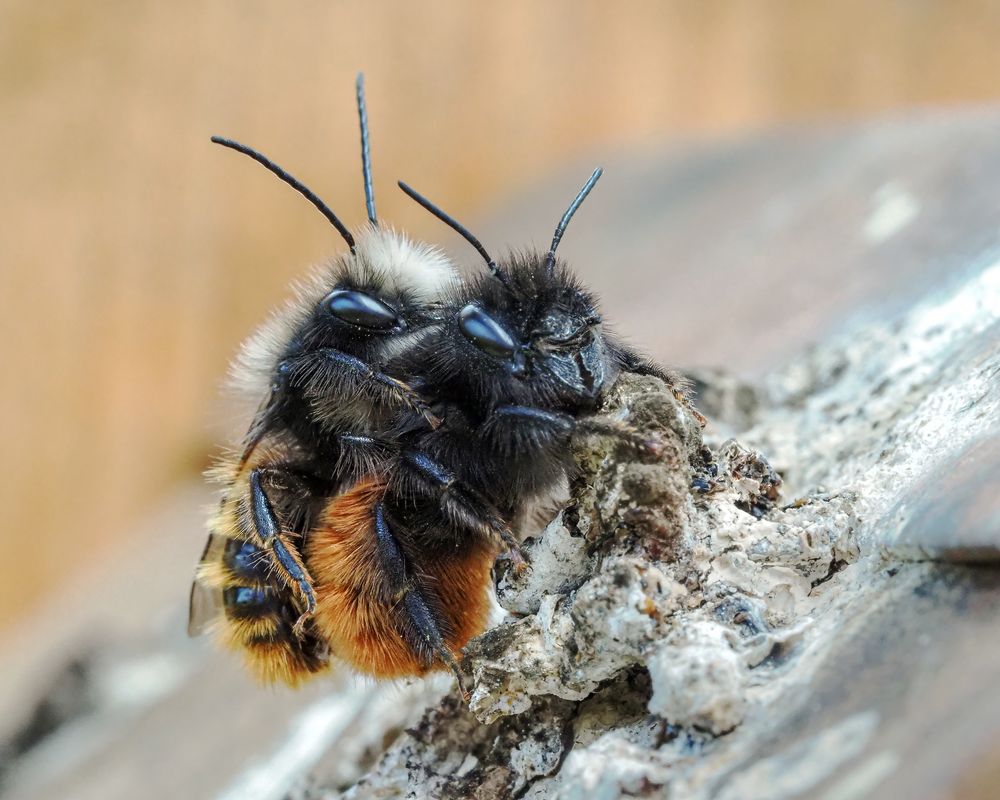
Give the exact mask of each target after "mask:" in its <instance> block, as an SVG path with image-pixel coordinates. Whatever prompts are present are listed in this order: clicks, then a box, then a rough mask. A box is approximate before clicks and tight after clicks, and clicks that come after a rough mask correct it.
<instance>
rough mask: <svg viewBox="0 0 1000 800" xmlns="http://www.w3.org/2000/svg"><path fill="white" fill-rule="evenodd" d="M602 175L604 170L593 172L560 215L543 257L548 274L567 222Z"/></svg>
mask: <svg viewBox="0 0 1000 800" xmlns="http://www.w3.org/2000/svg"><path fill="white" fill-rule="evenodd" d="M603 174H604V170H603V169H601V168H600V167H598V168H597V169H595V170H594V172H593V174H592V175H591V176H590V178H589V179H588V180H587V182H586V183H585V184H583V188H582V189H581V190H580V193H579V194H577V196H576V198H575V199H574V200H573V202H572V203H570V204H569V208H567V209H566V213H565V214H563V215H562V219H561V220H559V224H558V225H556V232H555V234H554V235H553V237H552V245H551V246H550V247H549V252H548V255H546V256H545V268H546V269H547V270H549V271H550V272H551V271H552V269H553V268H554V267H555V265H556V248H557V247H558V246H559V242H560V241H562V237H563V234H564V233H565V232H566V226H567V225H569V221H570V220H571V219H573V215H574V214H575V213H576V210H577V209H578V208H579V207H580V204H581V203H582V202H583V201H584V200H586V199H587V195H588V194H590V190H591V189H593V188H594V184H595V183H597V182H598V181H599V180H600V179H601V176H602V175H603Z"/></svg>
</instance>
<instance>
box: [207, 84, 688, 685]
mask: <svg viewBox="0 0 1000 800" xmlns="http://www.w3.org/2000/svg"><path fill="white" fill-rule="evenodd" d="M358 108H359V114H360V118H361V138H362V162H363V172H364V178H365V181H364V184H365V198H366V205H367V210H368V219H369V224H368V225H367V226H366V228H365V229H364V230H363V231H362V232H361V233H360V234H359V235H358V237H357V240H355V238H354V237H353V236H352V235H351V234H350V232H349V231H347V229H346V228H344V226H343V225H342V224H341V223H340V221H339V220H338V219H337V218H336V217H335V216H334V215H333V213H332V212H330V211H329V209H327V208H326V206H325V205H324V204H323V203H322V201H320V200H319V198H317V197H316V196H315V195H314V194H312V192H310V191H309V190H308V189H306V188H305V187H304V186H302V184H300V183H298V181H296V180H295V179H294V178H292V177H291V176H289V175H288V174H287V173H285V172H284V171H282V170H281V169H280V168H278V167H276V166H275V165H274V164H272V163H271V162H270V161H268V160H267V159H265V158H264V157H263V156H261V155H259V154H258V153H256V152H255V151H252V150H250V149H249V148H246V147H244V146H242V145H238V144H236V143H235V142H231V141H229V140H216V141H217V142H218V143H220V144H223V145H225V146H228V147H231V148H233V149H237V150H239V151H241V152H243V153H245V154H247V155H250V156H251V157H252V158H254V159H255V160H257V161H258V162H260V163H262V164H263V165H264V166H266V167H267V168H268V169H270V170H271V171H272V172H274V173H275V174H277V175H278V176H279V177H280V178H282V179H283V180H285V181H286V182H287V183H289V184H291V185H292V186H293V187H294V188H296V189H298V190H299V191H300V192H301V193H303V194H304V195H305V196H306V197H307V198H308V199H310V201H311V202H313V204H314V205H316V206H317V208H319V209H320V210H321V211H322V212H323V213H324V215H325V216H326V217H327V219H329V220H330V222H331V223H333V224H334V226H335V227H336V228H337V230H338V231H340V233H341V235H342V236H343V237H344V239H345V241H347V243H348V245H349V249H350V252H349V253H348V254H345V255H344V256H342V257H340V258H339V259H337V260H336V261H335V262H334V263H333V265H332V266H331V267H330V268H328V269H327V270H326V271H325V272H324V274H323V275H322V276H321V278H320V279H319V281H318V282H317V283H316V285H315V286H314V287H312V288H310V289H309V290H308V291H305V292H303V293H300V296H299V297H298V298H297V300H296V301H295V303H294V304H293V305H292V306H290V308H289V309H288V310H287V311H286V313H285V314H284V315H282V316H281V317H280V318H279V319H278V321H277V322H276V323H273V324H271V325H270V326H268V327H266V328H265V330H264V331H263V332H262V333H260V334H258V335H257V337H255V338H254V339H253V340H251V342H250V344H249V345H248V346H246V348H245V349H244V354H243V357H242V358H241V360H240V361H239V362H238V364H237V370H236V371H237V374H238V375H239V374H244V375H248V376H250V377H251V378H252V380H251V381H250V383H251V384H252V385H254V386H256V387H257V388H258V391H260V393H261V395H263V396H264V401H263V403H262V405H261V406H260V408H259V410H258V412H257V415H256V417H255V419H254V421H253V423H252V425H251V427H250V431H249V433H248V435H247V437H246V440H245V442H244V446H243V448H242V451H241V452H240V453H238V454H236V455H234V456H233V457H232V458H231V459H229V460H227V461H226V462H225V463H224V464H223V465H222V466H221V467H220V469H219V470H218V477H219V479H220V480H221V481H222V483H223V485H224V492H223V498H222V501H221V504H220V506H219V509H218V512H217V513H216V515H215V517H214V519H213V520H212V522H211V534H210V536H209V540H208V544H207V546H206V549H205V553H204V555H203V557H202V561H201V564H200V566H199V568H198V571H197V574H196V581H195V586H194V588H193V590H192V602H191V627H192V630H199V629H201V628H202V627H205V625H206V624H210V625H212V626H214V627H215V628H216V629H217V630H218V631H220V635H221V636H222V638H223V639H224V641H225V642H226V643H227V644H228V645H230V646H231V647H233V648H235V649H237V650H239V651H241V652H242V653H243V654H244V655H245V656H246V659H247V661H248V663H249V664H250V666H251V667H252V669H253V670H254V671H255V672H256V673H257V674H258V675H259V676H261V677H262V678H264V679H265V680H270V681H274V680H279V681H284V682H287V683H290V684H297V683H300V682H301V681H303V680H304V679H306V678H309V677H310V676H312V675H314V674H316V673H319V672H321V671H323V670H324V669H326V668H328V667H329V665H330V664H331V661H332V660H333V659H338V660H341V661H344V662H346V663H348V664H349V665H350V666H352V667H353V668H355V669H357V670H358V671H360V672H363V673H367V674H371V675H374V676H376V677H386V678H391V677H399V676H404V675H420V674H423V673H425V672H427V671H428V670H433V669H440V668H445V667H446V668H451V669H452V670H453V671H455V673H456V674H459V669H458V663H457V659H458V656H457V655H456V654H458V653H459V652H460V651H461V649H462V648H463V647H464V646H465V644H466V643H467V642H468V640H469V639H470V638H471V637H473V636H475V635H476V634H478V633H480V632H481V631H482V630H483V629H484V627H485V625H486V622H487V616H488V612H489V609H490V596H491V594H490V593H491V589H492V582H491V578H490V576H491V570H492V568H493V564H494V561H495V560H496V558H497V556H498V555H499V554H500V553H501V552H502V551H503V550H509V551H510V552H511V557H512V559H513V561H514V563H515V566H516V567H518V568H524V566H525V565H524V561H523V558H522V557H521V556H520V551H519V550H518V548H517V537H516V536H515V535H514V533H513V532H512V530H511V527H510V526H511V524H512V521H514V520H516V519H518V518H519V517H520V515H521V513H522V511H523V510H524V509H525V507H526V505H527V504H528V503H529V502H531V501H532V500H534V499H536V498H539V497H542V496H544V495H546V494H547V493H548V492H550V491H551V490H552V489H553V488H554V487H555V486H556V485H557V484H559V483H560V482H561V481H562V480H563V479H564V477H565V476H566V475H567V474H568V473H569V472H570V471H571V470H572V461H571V449H572V444H573V441H574V439H575V438H576V437H578V436H581V435H593V434H597V435H607V436H612V437H616V438H619V439H622V440H624V441H626V442H629V443H630V444H632V445H633V446H635V447H639V448H645V449H647V450H649V451H651V452H654V453H655V443H654V442H650V441H648V440H645V439H643V438H642V437H640V436H639V435H638V434H636V433H635V432H634V431H633V430H632V429H631V428H629V427H628V426H627V425H625V424H623V423H621V422H618V421H616V420H612V419H608V418H605V417H601V416H597V415H596V411H597V408H598V406H599V404H600V402H601V400H602V398H603V396H604V394H605V393H606V391H607V390H608V389H609V388H610V387H611V386H613V384H614V383H615V381H616V379H617V377H618V376H619V375H620V374H621V373H622V372H623V371H631V372H639V373H644V374H653V375H657V376H659V377H661V378H663V379H665V380H667V381H668V382H671V383H675V380H674V377H675V376H673V375H671V374H668V373H665V372H664V371H662V370H661V369H660V368H658V367H657V366H655V365H653V364H651V363H650V362H648V361H647V360H645V359H643V358H642V357H640V356H639V355H638V354H637V353H635V352H634V351H632V350H631V349H629V348H627V347H625V346H624V345H623V344H622V343H620V342H618V341H616V340H615V339H614V338H613V337H612V336H610V335H609V334H608V332H607V331H606V330H605V329H604V326H603V321H602V317H601V315H600V312H599V309H598V305H597V300H596V298H595V297H594V296H593V295H592V294H590V293H589V292H588V291H586V290H585V289H584V288H583V287H582V286H581V285H580V284H579V283H578V282H577V280H576V279H575V277H574V276H573V274H572V273H571V271H570V270H569V268H568V267H567V265H566V264H565V263H563V262H561V261H560V260H559V259H557V257H556V249H557V247H558V245H559V242H560V240H561V238H562V235H563V232H564V231H565V229H566V227H567V225H568V224H569V221H570V219H571V218H572V217H573V215H574V214H575V213H576V211H577V209H578V208H579V206H580V204H581V203H582V202H583V200H584V199H585V198H586V196H587V194H588V193H589V192H590V190H591V189H592V188H593V186H594V184H595V183H596V182H597V180H598V179H599V177H600V175H601V171H600V170H597V171H595V172H594V174H593V175H592V176H591V178H590V180H588V181H587V183H586V185H585V186H584V187H583V189H582V190H581V191H580V193H579V194H578V195H577V197H576V198H575V199H574V201H573V203H572V204H571V205H570V206H569V208H568V209H567V211H566V213H565V214H564V215H563V217H562V219H561V220H560V222H559V224H558V226H557V228H556V231H555V235H554V237H553V240H552V244H551V247H550V248H549V250H548V251H547V252H546V253H537V252H527V253H523V254H521V255H514V256H511V257H509V258H506V259H504V260H501V261H500V262H499V263H498V262H497V261H495V260H494V259H493V258H492V257H491V256H490V255H489V253H488V252H487V250H486V249H485V248H484V246H483V245H482V244H481V243H480V242H479V240H478V239H476V237H474V236H473V235H472V234H471V233H470V232H469V231H468V230H466V229H465V228H464V227H463V226H462V225H460V224H459V223H458V222H456V221H455V220H454V219H452V218H451V217H450V216H449V215H447V214H446V213H444V212H443V211H442V210H441V209H439V208H438V207H437V206H435V205H434V204H432V203H431V202H430V201H428V200H427V199H426V198H424V197H423V196H421V195H419V194H418V193H417V192H415V191H414V190H413V189H411V188H409V187H408V186H406V185H405V184H403V183H400V187H401V188H402V189H403V191H405V192H406V193H407V194H408V195H409V196H410V197H412V198H413V199H414V200H416V201H417V202H418V203H420V204H421V205H422V206H423V207H424V208H426V209H428V210H429V211H431V212H432V213H433V214H434V215H435V216H437V217H438V218H439V219H441V220H442V221H444V222H445V223H446V224H448V225H449V226H450V227H452V228H453V229H454V230H455V231H457V232H458V233H459V234H460V235H461V236H463V237H464V238H465V239H466V240H467V241H468V242H469V243H470V244H471V245H472V246H473V247H475V248H476V250H477V251H478V252H479V253H480V255H481V256H482V257H483V259H484V260H485V262H486V265H487V267H488V270H486V271H484V272H483V273H482V274H481V275H478V276H475V277H472V278H470V279H467V280H464V281H463V280H458V279H457V278H456V276H455V273H454V270H453V268H452V266H451V265H450V263H449V262H448V261H447V260H446V259H445V258H444V257H443V256H442V255H441V254H440V253H438V252H437V251H435V250H433V249H431V248H428V247H426V246H423V245H418V244H414V243H412V242H410V241H409V240H407V239H405V238H404V237H402V236H400V235H398V234H396V233H393V232H392V231H390V230H388V229H386V228H384V227H382V225H381V224H380V223H379V222H378V220H377V218H376V214H375V204H374V197H373V193H372V188H371V164H370V158H369V149H368V129H367V119H366V114H365V106H364V98H363V85H362V83H361V79H360V77H359V80H358Z"/></svg>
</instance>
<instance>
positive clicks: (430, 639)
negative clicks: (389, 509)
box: [375, 503, 469, 702]
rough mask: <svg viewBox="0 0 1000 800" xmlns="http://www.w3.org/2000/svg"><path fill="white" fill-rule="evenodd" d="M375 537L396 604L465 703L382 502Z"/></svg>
mask: <svg viewBox="0 0 1000 800" xmlns="http://www.w3.org/2000/svg"><path fill="white" fill-rule="evenodd" d="M375 538H376V541H377V543H378V554H379V560H380V561H381V562H382V568H383V569H384V570H385V572H386V575H387V577H388V579H389V587H390V589H391V590H392V592H393V599H394V600H395V601H396V602H397V603H398V602H402V604H403V608H404V609H405V610H406V614H407V616H408V617H409V618H410V622H412V623H413V626H414V628H416V630H417V633H418V634H419V636H420V638H421V639H422V640H423V642H424V644H425V645H426V646H427V647H428V648H429V649H430V650H432V651H433V652H434V653H435V654H436V655H437V657H438V658H440V659H441V661H442V662H444V664H445V665H446V666H447V667H448V668H449V669H450V670H451V671H452V672H453V673H454V675H455V677H456V678H457V680H458V688H459V691H461V692H462V697H464V698H465V701H466V702H468V701H469V692H468V690H467V689H466V688H465V680H464V678H463V676H462V670H461V668H460V667H459V665H458V661H457V660H456V658H455V654H454V653H452V652H451V650H450V649H449V648H448V645H447V644H446V643H445V641H444V637H443V636H442V635H441V629H440V627H439V626H438V623H437V620H436V619H435V618H434V614H433V613H432V611H431V609H430V607H429V606H428V605H427V601H426V600H425V599H424V597H423V595H422V594H421V593H420V589H419V588H418V587H417V585H416V583H415V582H414V581H413V579H412V578H411V577H409V576H408V575H407V569H406V558H405V557H404V556H403V551H402V550H401V549H400V547H399V543H398V542H397V541H396V537H395V536H393V535H392V530H391V529H390V528H389V522H388V520H387V519H386V518H385V508H384V506H383V505H382V503H377V504H376V505H375Z"/></svg>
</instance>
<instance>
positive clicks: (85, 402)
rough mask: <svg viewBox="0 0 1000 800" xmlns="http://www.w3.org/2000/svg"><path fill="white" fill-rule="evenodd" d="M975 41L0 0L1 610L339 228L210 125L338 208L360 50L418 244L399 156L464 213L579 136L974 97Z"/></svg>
mask: <svg viewBox="0 0 1000 800" xmlns="http://www.w3.org/2000/svg"><path fill="white" fill-rule="evenodd" d="M998 41H1000V4H991V3H986V2H976V0H920V1H919V2H903V1H902V0H899V1H892V0H886V1H885V2H880V3H872V2H870V1H869V2H864V1H863V0H844V1H843V2H839V3H829V4H820V3H806V2H796V0H783V1H781V0H772V1H771V2H763V1H761V0H745V1H744V2H626V3H618V4H614V5H612V4H608V3H598V2H580V0H572V1H571V0H564V1H563V2H550V3H545V4H540V3H530V2H508V3H502V4H499V3H497V4H485V3H476V4H472V3H461V2H457V0H436V2H425V3H407V2H401V1H398V2H382V3H352V4H348V3H339V2H327V3H321V2H304V3H296V4H278V3H262V2H247V1H246V0H242V1H241V2H236V1H235V0H229V1H227V2H213V3H191V2H188V3H170V4H167V3H152V2H121V1H120V0H119V1H117V2H116V1H114V0H109V1H108V2H103V3H88V4H79V3H70V2H66V0H52V1H51V2H48V3H37V2H28V0H5V2H4V3H3V5H2V6H0V65H2V66H0V118H2V120H3V123H2V125H0V142H2V145H3V151H2V152H3V162H4V179H3V180H2V181H0V213H2V219H3V223H4V224H3V227H4V235H3V236H2V237H0V263H2V273H0V274H2V284H0V289H2V296H3V297H4V299H5V313H4V314H3V318H2V322H0V325H2V326H3V330H2V333H3V341H4V342H5V345H6V346H5V351H6V353H7V356H6V366H5V369H4V381H5V386H4V392H3V404H4V407H3V418H4V421H5V424H6V432H5V435H4V441H5V442H6V450H5V454H4V458H3V459H2V462H0V514H2V518H0V520H2V521H0V541H2V545H3V558H2V559H0V626H2V625H6V624H9V623H10V622H11V621H13V620H14V619H16V618H17V617H18V616H20V615H22V614H23V613H24V612H25V611H26V610H28V609H29V608H30V607H31V606H32V605H33V604H35V603H37V602H38V601H39V600H41V599H42V598H43V597H44V595H45V593H46V592H47V591H48V590H49V589H50V588H51V587H52V586H53V585H54V584H56V583H58V582H59V581H61V580H63V579H65V578H66V577H67V576H68V575H70V574H71V573H72V572H74V571H76V570H79V569H81V568H82V567H83V566H85V565H86V564H88V563H91V562H92V561H93V560H94V559H96V558H98V557H100V555H101V554H102V553H103V552H107V550H108V548H110V547H111V546H112V544H113V543H114V542H115V541H117V540H121V539H122V538H123V537H126V536H127V535H128V532H129V530H130V529H131V527H132V526H134V524H135V523H136V521H137V520H138V519H139V518H140V517H141V516H142V515H143V513H144V511H146V510H147V509H149V508H150V507H151V506H152V505H153V504H154V503H155V502H156V500H157V499H158V498H159V497H160V496H162V495H163V494H164V493H166V492H168V491H169V490H170V488H171V486H173V485H175V484H177V483H178V482H180V481H183V480H190V479H192V478H193V477H195V476H197V474H198V473H199V472H200V471H201V470H202V469H203V468H204V466H205V465H206V463H207V462H208V459H209V458H210V455H211V453H212V452H213V451H214V448H215V446H216V442H217V441H218V440H219V439H220V437H221V436H222V431H225V430H227V426H226V425H225V424H224V423H223V421H222V418H223V417H224V415H225V409H226V406H225V403H224V401H223V400H221V399H220V384H221V382H222V379H223V377H224V374H225V369H226V364H227V361H228V360H229V358H230V357H231V356H232V354H233V353H234V351H235V348H236V347H237V344H238V342H239V341H240V339H241V338H242V337H244V336H245V335H246V334H248V333H249V332H250V331H251V330H252V329H253V327H254V326H255V325H256V324H257V323H258V322H259V321H261V320H262V319H263V317H264V316H265V315H266V313H267V311H268V310H269V309H271V308H272V307H274V306H275V305H276V304H277V303H278V302H280V301H281V299H282V298H284V297H285V296H286V287H287V284H288V282H289V281H290V280H291V279H292V278H294V277H296V276H299V275H301V274H303V272H304V271H305V268H306V266H307V265H309V264H311V263H315V262H317V261H319V260H321V259H323V258H324V257H325V256H327V255H329V254H330V253H331V252H334V251H335V250H336V249H337V248H338V247H340V242H339V241H338V237H337V236H336V234H335V232H333V231H332V229H330V228H329V226H327V225H326V224H325V223H324V222H323V220H322V219H321V218H320V217H319V216H318V215H317V214H316V213H315V211H313V210H312V209H310V208H309V207H308V206H307V204H305V203H304V202H303V201H302V199H301V198H298V197H296V196H295V195H294V194H293V193H292V192H291V191H290V190H288V189H287V188H286V187H282V186H281V185H280V184H278V183H277V181H275V180H274V178H273V177H271V176H268V175H267V174H265V173H264V171H263V170H262V169H260V168H259V167H255V166H254V165H252V164H250V163H249V162H248V161H246V160H244V159H241V158H240V157H238V156H235V155H233V154H232V153H226V152H223V151H221V150H220V149H218V148H216V147H214V146H212V145H211V144H209V142H208V137H209V136H210V135H211V134H215V133H218V134H224V135H228V136H232V137H234V138H237V139H240V140H241V141H245V142H247V143H249V144H252V145H254V146H256V147H258V148H260V149H261V150H263V151H264V152H266V153H268V154H269V155H271V156H272V157H273V158H275V160H277V161H278V162H279V163H280V164H282V165H283V166H285V167H287V168H288V169H290V170H291V171H292V172H293V173H294V174H296V175H297V176H299V177H300V178H302V179H303V180H305V181H306V182H307V183H308V184H309V185H310V186H312V188H314V189H315V190H316V191H317V192H318V193H319V194H320V195H321V196H323V197H324V198H325V199H326V200H327V202H328V203H329V204H330V205H331V207H332V208H334V209H335V210H336V211H337V212H338V214H340V215H341V216H342V217H343V218H345V220H346V221H347V222H348V223H349V224H352V225H354V224H358V223H359V222H361V221H362V220H363V219H364V207H363V202H362V196H361V184H360V177H359V164H358V152H357V138H358V135H357V121H356V118H355V112H354V106H353V102H354V101H353V81H354V75H355V73H356V71H357V70H359V69H363V70H364V71H365V73H366V76H367V84H368V99H369V106H370V109H369V110H370V117H371V124H372V131H373V151H374V162H375V163H374V166H375V180H376V191H377V197H378V203H379V212H380V216H382V217H383V218H384V219H386V220H391V221H393V223H394V224H396V225H398V226H400V227H403V228H406V229H407V230H410V231H411V232H412V233H413V234H414V235H415V236H417V237H422V238H428V239H431V240H442V239H445V238H447V237H446V236H445V234H444V232H443V231H442V229H441V227H440V226H439V225H438V224H437V223H435V222H434V221H433V220H432V219H431V218H430V217H429V216H428V215H426V214H425V213H423V212H421V211H420V210H419V209H417V208H416V207H415V206H413V204H412V203H410V202H409V201H407V200H405V198H404V197H403V196H402V195H401V194H400V193H399V192H398V191H396V190H395V189H394V187H393V182H394V181H395V180H396V179H397V178H405V179H407V180H409V181H412V182H413V184H414V185H415V186H417V187H419V188H420V189H422V190H423V191H425V192H427V194H428V195H430V196H431V197H433V198H434V199H435V200H436V201H438V202H440V203H441V204H442V205H443V206H444V207H445V208H447V209H449V210H451V211H453V212H454V213H455V214H456V215H457V216H459V217H460V218H461V219H463V220H466V221H468V222H469V223H470V224H472V223H475V221H476V220H477V219H483V218H484V217H485V216H486V215H487V214H488V212H489V210H490V209H491V208H495V207H497V205H498V204H500V203H502V202H503V201H504V199H505V198H509V197H510V196H511V194H512V193H513V192H514V191H515V190H517V189H519V188H524V187H526V186H530V185H532V184H535V183H538V182H540V181H541V180H542V179H543V178H544V176H545V175H546V174H548V173H550V172H553V171H555V170H558V169H559V168H560V167H565V165H567V164H568V163H576V162H578V161H579V160H580V159H581V158H583V157H584V156H587V157H589V156H595V157H597V156H599V155H600V154H602V153H609V152H613V151H622V150H628V149H629V148H639V147H659V146H664V145H666V144H669V143H671V142H676V141H678V140H684V139H688V140H689V139H692V138H696V137H697V138H703V137H720V136H735V135H738V134H741V133H744V132H746V131H750V130H754V129H760V128H764V127H769V126H775V125H781V124H789V123H799V122H814V121H823V120H831V119H835V120H840V119H844V118H848V117H857V116H863V115H865V116H866V115H870V114H873V113H876V112H884V111H887V110H891V109H897V108H904V107H911V106H914V105H925V104H943V103H957V102H969V101H972V102H981V101H988V100H992V99H994V98H996V97H998V96H1000V81H998V79H997V76H998V75H1000V48H998V47H997V42H998ZM555 216H556V212H553V220H554V219H555ZM501 244H502V243H501ZM463 257H464V253H463ZM228 432H229V433H238V431H232V430H231V429H228ZM199 536H200V535H199V534H198V533H194V534H193V536H192V540H193V541H195V540H197V539H198V538H199ZM196 556H197V552H196V550H192V554H191V557H192V564H193V562H194V559H195V558H196ZM151 568H152V569H155V565H151Z"/></svg>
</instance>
